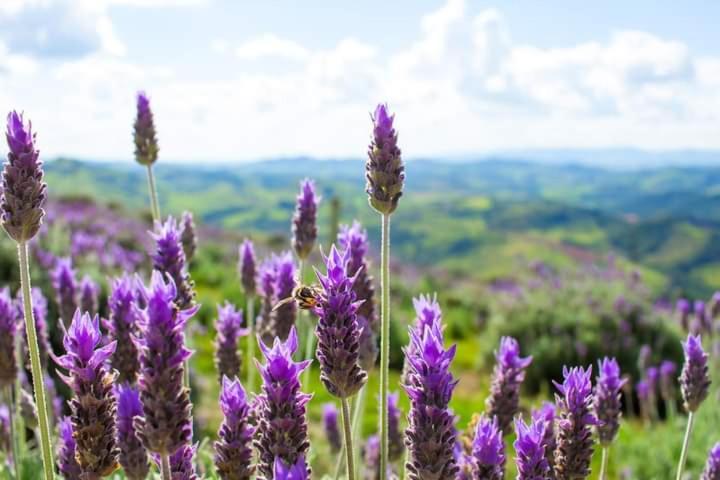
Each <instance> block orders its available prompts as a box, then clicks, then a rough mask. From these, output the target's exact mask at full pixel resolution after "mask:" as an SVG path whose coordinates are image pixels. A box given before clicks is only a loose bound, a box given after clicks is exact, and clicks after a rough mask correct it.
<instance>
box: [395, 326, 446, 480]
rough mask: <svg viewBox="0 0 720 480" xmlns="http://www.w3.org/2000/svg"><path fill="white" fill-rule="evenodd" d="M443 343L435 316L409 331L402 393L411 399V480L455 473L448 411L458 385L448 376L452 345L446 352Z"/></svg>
mask: <svg viewBox="0 0 720 480" xmlns="http://www.w3.org/2000/svg"><path fill="white" fill-rule="evenodd" d="M443 343H444V339H443V334H442V324H441V322H440V317H439V316H434V317H433V322H432V324H431V325H428V326H425V327H424V328H422V329H420V328H419V325H418V326H416V327H415V329H412V330H411V331H410V346H408V348H406V349H405V355H406V357H407V362H408V372H407V375H406V379H405V391H406V392H407V393H408V396H409V397H410V413H409V415H408V423H409V426H408V428H407V430H406V431H405V445H406V446H407V448H408V462H407V465H406V467H407V469H408V477H409V478H410V479H412V480H421V479H426V478H452V477H454V476H455V475H456V473H457V470H458V469H457V465H456V463H455V458H454V455H453V450H454V447H455V441H456V436H457V433H456V431H455V426H454V415H453V414H452V412H451V411H450V409H449V408H448V404H449V403H450V397H451V396H452V391H453V389H454V388H455V385H456V384H457V382H456V381H455V380H454V379H453V376H452V374H451V373H450V363H451V362H452V360H453V358H454V357H455V346H454V345H453V346H452V347H450V348H449V349H448V350H445V348H444V346H443Z"/></svg>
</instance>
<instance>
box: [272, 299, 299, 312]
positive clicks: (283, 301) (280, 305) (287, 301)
mask: <svg viewBox="0 0 720 480" xmlns="http://www.w3.org/2000/svg"><path fill="white" fill-rule="evenodd" d="M293 300H295V297H287V298H283V299H282V300H280V301H278V302H277V303H276V304H275V306H274V307H273V308H272V311H273V312H274V311H275V310H277V309H278V308H280V307H282V306H283V305H287V304H288V303H290V302H292V301H293Z"/></svg>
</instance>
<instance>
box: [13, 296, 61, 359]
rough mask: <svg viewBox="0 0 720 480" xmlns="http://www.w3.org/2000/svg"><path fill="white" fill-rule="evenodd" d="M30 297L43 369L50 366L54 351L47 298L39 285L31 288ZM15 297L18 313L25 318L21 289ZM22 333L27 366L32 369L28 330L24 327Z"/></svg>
mask: <svg viewBox="0 0 720 480" xmlns="http://www.w3.org/2000/svg"><path fill="white" fill-rule="evenodd" d="M30 297H31V298H32V310H33V319H34V320H35V337H36V338H37V343H38V354H39V355H40V365H41V366H42V367H43V370H46V369H47V366H48V358H49V355H50V352H51V351H52V350H51V348H50V337H49V334H48V324H47V314H48V304H47V299H46V298H45V295H43V293H42V290H40V289H39V288H37V287H32V289H31V290H30ZM15 299H16V300H15V302H16V304H17V315H18V317H19V318H23V317H24V315H25V307H23V300H22V291H21V290H18V291H17V293H16V294H15ZM22 333H23V338H24V339H25V341H24V342H23V348H24V353H23V357H24V358H25V359H26V362H27V363H26V365H25V368H27V370H28V371H30V354H29V352H28V351H27V345H28V342H27V332H26V331H25V329H24V328H23V329H22Z"/></svg>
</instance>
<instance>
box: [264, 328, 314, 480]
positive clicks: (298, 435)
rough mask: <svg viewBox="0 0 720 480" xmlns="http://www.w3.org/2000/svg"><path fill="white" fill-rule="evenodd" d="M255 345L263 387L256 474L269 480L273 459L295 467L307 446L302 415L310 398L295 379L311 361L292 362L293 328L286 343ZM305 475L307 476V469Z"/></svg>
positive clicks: (294, 345)
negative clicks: (260, 359) (259, 354)
mask: <svg viewBox="0 0 720 480" xmlns="http://www.w3.org/2000/svg"><path fill="white" fill-rule="evenodd" d="M258 340H259V339H258ZM259 343H260V350H261V351H262V353H263V355H264V356H265V365H260V363H259V362H258V361H257V360H256V364H257V367H258V369H259V370H260V375H261V376H262V379H263V387H262V393H261V394H260V395H258V397H257V398H258V409H259V418H258V434H257V435H256V436H255V440H254V442H253V443H254V445H255V448H256V449H257V451H258V469H259V471H260V473H259V474H260V475H261V476H263V477H264V478H273V472H274V465H275V461H276V459H278V458H279V459H281V460H282V461H283V462H285V463H286V464H290V465H295V464H296V463H297V462H298V459H300V458H302V457H303V456H304V455H305V454H306V452H307V450H308V448H309V447H310V443H309V441H308V433H307V423H306V420H305V414H306V405H307V403H308V401H310V398H311V397H312V396H311V395H307V394H304V393H302V392H301V391H300V379H299V377H300V373H302V371H303V370H305V369H306V368H307V367H308V366H309V365H310V363H311V361H310V360H306V361H303V362H295V361H293V358H292V356H293V354H294V353H295V352H296V351H297V348H298V337H297V333H296V331H295V327H292V328H291V329H290V334H289V335H288V338H287V340H286V341H284V342H283V341H281V340H280V339H279V338H276V339H275V340H274V342H273V346H272V348H269V347H267V346H265V344H264V343H262V342H259ZM307 474H308V476H309V475H310V468H309V467H308V469H307Z"/></svg>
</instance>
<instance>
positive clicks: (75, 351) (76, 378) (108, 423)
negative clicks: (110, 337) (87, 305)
mask: <svg viewBox="0 0 720 480" xmlns="http://www.w3.org/2000/svg"><path fill="white" fill-rule="evenodd" d="M101 340H102V334H101V333H100V320H99V318H98V317H97V316H95V318H91V317H90V315H89V314H88V313H84V314H81V313H80V311H79V310H78V311H77V312H75V316H74V317H73V321H72V323H71V324H70V328H69V329H68V331H67V333H66V334H65V338H64V339H63V346H64V347H65V355H63V356H61V357H59V358H58V359H57V361H56V362H57V364H58V365H59V366H60V367H61V368H63V369H65V370H67V371H68V375H67V376H66V375H63V374H61V377H62V378H63V380H64V381H65V383H67V384H68V386H69V387H70V388H71V389H72V391H73V396H72V398H71V399H70V402H69V403H70V411H71V414H70V419H71V421H72V429H73V436H74V438H75V441H76V452H75V456H76V458H77V461H78V464H79V465H80V468H81V470H82V472H83V473H82V475H81V478H82V479H83V480H95V479H99V478H101V477H105V476H108V475H110V474H111V473H112V472H113V471H115V469H116V468H117V466H118V453H119V452H118V448H117V442H116V425H115V410H116V400H115V395H114V393H113V390H112V384H113V381H114V375H113V374H111V373H110V372H108V369H107V360H108V359H109V358H110V357H111V356H112V354H113V352H114V351H115V345H116V344H115V342H110V343H108V344H107V345H105V346H100V344H101Z"/></svg>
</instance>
